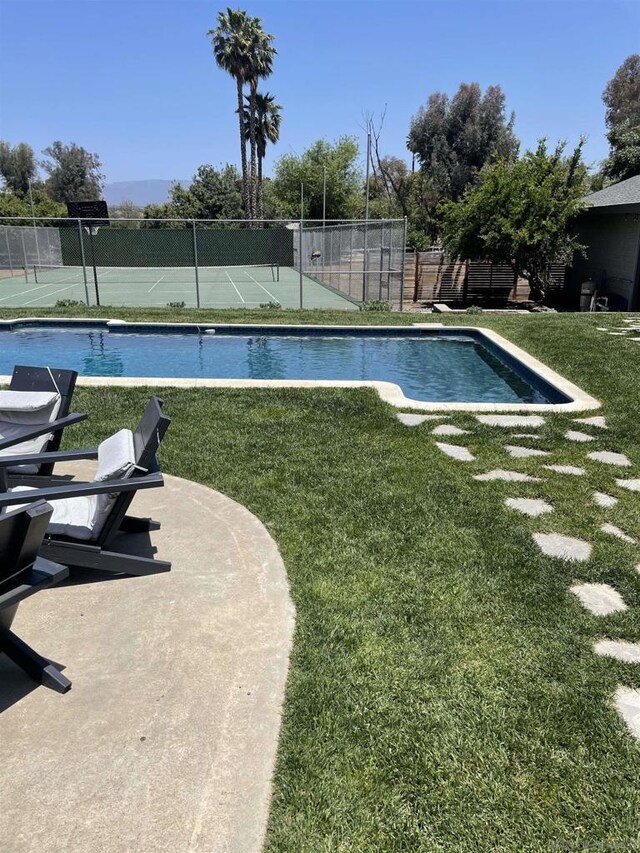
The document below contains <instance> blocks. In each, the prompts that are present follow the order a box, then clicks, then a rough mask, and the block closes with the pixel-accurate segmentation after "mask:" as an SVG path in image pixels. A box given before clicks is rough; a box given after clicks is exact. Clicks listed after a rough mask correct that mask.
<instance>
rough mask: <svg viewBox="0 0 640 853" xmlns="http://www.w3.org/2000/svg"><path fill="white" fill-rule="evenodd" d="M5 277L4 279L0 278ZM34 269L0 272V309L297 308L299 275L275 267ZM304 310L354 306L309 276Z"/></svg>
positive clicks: (304, 289) (304, 286) (305, 283)
mask: <svg viewBox="0 0 640 853" xmlns="http://www.w3.org/2000/svg"><path fill="white" fill-rule="evenodd" d="M3 274H4V275H3ZM95 278H97V284H98V297H97V296H96V282H95V279H94V269H93V267H91V266H87V267H86V286H85V275H84V270H83V268H82V266H65V265H62V266H60V265H57V266H47V265H41V266H39V265H33V266H31V267H29V268H28V269H27V270H26V271H22V272H19V271H18V270H14V271H13V272H12V274H8V271H7V270H3V271H1V272H0V307H28V306H30V305H33V306H41V307H45V306H55V304H56V302H57V301H58V300H61V299H74V300H77V301H79V302H84V303H87V302H88V303H89V304H90V305H96V304H97V303H98V301H99V303H100V304H101V305H114V306H116V305H118V306H131V307H145V306H148V307H151V306H160V307H164V306H166V305H168V304H169V303H170V302H172V303H181V302H184V303H185V305H186V306H188V307H195V306H196V305H197V304H198V293H199V303H200V307H202V308H257V307H259V306H260V305H265V304H268V303H269V302H277V303H279V304H280V305H282V307H283V308H299V307H300V274H299V272H298V271H297V270H295V269H293V267H286V266H280V265H276V264H260V265H244V266H221V267H207V266H199V267H198V274H197V280H196V271H195V268H194V267H186V266H181V267H120V266H110V267H107V266H100V267H96V275H95ZM302 305H303V307H305V308H337V309H344V310H355V309H356V308H357V306H356V305H355V303H354V302H352V301H350V300H349V299H347V298H345V297H344V296H342V295H340V294H339V293H337V292H336V291H334V290H332V289H331V288H330V287H327V286H325V285H323V284H320V283H319V282H318V281H315V280H314V279H312V278H309V277H308V276H305V275H303V277H302Z"/></svg>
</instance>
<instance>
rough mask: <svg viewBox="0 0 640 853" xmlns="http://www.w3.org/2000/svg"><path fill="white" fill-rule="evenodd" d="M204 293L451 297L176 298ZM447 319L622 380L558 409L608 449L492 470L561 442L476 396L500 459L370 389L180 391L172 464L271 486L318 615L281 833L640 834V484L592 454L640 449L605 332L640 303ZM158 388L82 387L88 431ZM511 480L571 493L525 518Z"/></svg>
mask: <svg viewBox="0 0 640 853" xmlns="http://www.w3.org/2000/svg"><path fill="white" fill-rule="evenodd" d="M18 313H19V312H17V311H16V310H11V311H4V312H2V316H4V317H8V316H17V314H18ZM20 313H22V314H23V316H27V315H28V314H29V313H32V312H27V311H24V312H20ZM38 313H39V314H40V315H41V316H46V315H47V314H48V315H49V316H52V315H53V316H55V315H58V316H59V315H60V313H61V312H60V310H57V311H56V310H54V309H52V310H51V311H39V312H38ZM66 313H71V312H66ZM80 313H81V314H82V315H85V314H86V313H87V312H86V309H83V310H82V311H81V312H80ZM92 313H94V316H109V317H111V316H113V317H116V316H117V317H123V318H125V319H134V318H144V319H152V318H156V319H163V318H166V317H167V314H168V312H166V311H140V310H135V311H134V310H122V309H102V310H101V311H95V312H92ZM203 315H204V319H205V320H217V321H242V320H245V321H251V320H253V321H258V322H265V321H266V320H267V318H268V320H270V321H273V322H338V323H344V322H347V321H348V322H375V323H380V322H392V323H404V322H411V321H412V320H416V319H420V320H425V319H428V318H426V317H419V318H417V317H416V316H415V315H414V316H407V315H399V314H394V315H385V314H374V313H358V314H356V313H354V314H351V315H349V316H348V317H346V316H345V315H344V314H343V313H339V312H335V313H333V314H321V313H320V312H308V313H306V312H305V313H304V314H302V313H300V312H284V311H273V312H265V311H260V312H254V313H252V314H250V313H249V312H246V313H242V312H212V311H208V312H202V314H196V312H195V311H187V310H184V311H179V312H173V314H172V315H171V316H172V319H175V318H176V317H177V318H179V319H183V320H185V321H187V320H194V319H196V318H197V319H199V320H200V321H201V322H202V320H203ZM432 319H434V320H435V319H437V320H438V321H442V322H446V323H473V324H475V325H483V326H489V327H491V328H493V329H496V330H497V331H498V332H500V333H501V334H503V335H505V336H506V337H508V338H510V339H511V340H513V341H514V342H515V343H517V344H518V345H520V346H522V347H524V348H525V349H526V350H528V351H529V352H530V353H532V354H533V355H535V356H537V357H539V358H541V359H542V360H543V361H545V362H546V363H547V364H549V365H550V366H551V367H553V368H554V369H556V370H557V371H559V372H560V373H562V374H564V375H566V376H567V377H568V378H570V379H571V380H572V381H574V382H576V383H577V384H578V385H580V386H581V387H583V388H584V389H585V390H586V391H588V392H589V393H591V394H593V395H594V396H596V397H597V398H599V399H601V400H602V401H603V409H602V413H603V414H605V415H606V417H607V420H608V422H609V425H610V430H609V431H607V432H603V433H602V434H600V433H597V431H596V430H595V429H593V430H592V432H593V433H594V434H596V433H597V434H598V441H597V442H594V443H593V446H592V447H587V446H585V445H574V444H571V443H570V442H567V441H566V440H564V439H563V438H562V435H563V433H564V431H565V430H566V429H567V427H568V425H569V424H570V423H571V419H570V417H569V416H567V415H553V416H550V417H547V423H546V425H545V427H544V428H543V430H542V439H540V440H539V441H538V442H537V444H536V446H539V447H541V448H542V449H546V450H551V451H555V454H556V456H557V459H554V460H553V461H562V462H573V463H575V464H583V465H585V467H587V469H588V475H587V476H585V477H582V478H577V477H576V478H574V477H563V476H561V475H550V476H548V477H547V478H546V479H545V481H544V482H543V483H540V484H518V483H516V484H508V483H477V482H475V481H474V480H473V479H472V477H471V475H472V474H473V473H478V472H481V471H485V470H487V469H488V468H489V467H508V468H512V469H516V470H522V471H531V472H539V470H540V463H539V462H538V461H536V460H511V459H509V458H508V457H507V456H506V454H505V453H504V451H503V450H502V444H503V443H504V442H505V438H506V436H507V435H508V434H509V431H506V430H505V431H504V433H503V432H499V431H498V430H496V429H491V428H488V427H482V428H481V427H480V426H479V425H478V424H476V423H475V422H474V421H473V419H472V418H470V417H469V416H468V415H464V414H462V415H456V416H455V417H453V418H451V419H450V421H449V422H450V423H456V424H458V425H460V426H463V427H466V428H469V429H473V433H472V435H470V436H464V438H465V439H468V441H465V442H464V443H465V444H467V446H469V447H470V449H471V450H472V451H473V452H474V453H475V454H476V456H477V462H474V463H469V464H461V463H457V462H455V461H453V460H451V459H449V458H447V457H445V456H443V455H442V454H441V453H440V452H439V451H438V450H437V448H436V447H435V445H434V442H433V438H432V437H431V435H430V429H431V428H432V425H429V424H428V423H427V424H424V425H422V426H420V427H418V428H411V429H409V428H406V427H403V426H402V425H400V424H399V423H398V421H397V420H396V418H395V412H394V410H392V409H391V408H390V407H388V406H386V405H385V404H383V403H382V402H381V401H380V400H379V398H378V397H377V395H376V394H375V393H373V392H369V391H364V390H361V391H338V390H335V391H334V390H322V391H303V390H278V391H271V390H224V391H217V390H207V389H200V390H178V389H175V390H174V389H169V388H163V389H162V391H161V392H160V393H161V396H162V397H163V398H164V400H165V404H166V407H167V409H168V411H169V412H170V414H171V415H172V418H173V422H172V426H171V429H170V431H169V433H168V435H167V439H166V443H165V445H164V446H163V448H162V454H161V461H162V465H163V468H164V470H165V471H167V472H168V473H172V474H176V475H179V476H182V477H187V478H191V479H194V480H197V481H199V482H201V483H205V484H206V485H209V486H211V487H212V488H215V489H218V490H220V491H222V492H224V493H225V494H228V495H230V496H231V497H233V498H235V499H236V500H238V501H240V502H242V503H243V504H245V505H246V506H247V507H249V509H250V510H252V511H253V512H254V513H255V514H256V515H258V516H259V517H260V518H261V519H262V521H263V522H264V523H265V524H266V525H267V527H268V529H269V530H270V531H271V533H272V535H273V536H274V538H275V539H276V541H277V542H278V544H279V546H280V549H281V551H282V554H283V557H284V560H285V563H286V565H287V570H288V573H289V579H290V583H291V593H292V596H293V599H294V601H295V604H296V608H297V627H296V636H295V647H294V651H293V656H292V660H291V669H290V676H289V684H288V691H287V701H286V706H285V712H284V722H283V729H282V733H281V743H280V750H279V758H278V764H277V769H276V774H275V782H274V787H275V791H274V799H273V805H272V811H271V820H270V827H269V835H268V843H267V849H268V851H270V853H273V852H274V851H290V853H301V851H313V852H314V853H315V852H316V851H332V852H333V851H341V853H342V851H349V853H374V851H376V853H377V851H394V853H395V851H398V853H399V851H403V853H404V851H425V853H427V851H428V853H433V851H452V853H467V851H468V853H476V852H477V851H513V853H516V851H518V852H519V851H549V850H583V851H603V850H625V851H626V850H634V849H638V845H640V817H639V815H640V743H639V742H637V741H635V740H634V739H633V738H632V737H631V736H630V734H629V733H628V730H627V729H626V727H625V726H624V724H623V723H622V722H621V721H620V719H619V718H618V716H617V714H616V712H615V711H614V710H613V709H612V708H611V705H610V697H611V695H612V693H613V691H614V690H615V687H616V685H617V684H619V683H623V684H626V685H629V686H634V687H640V671H639V670H640V667H638V666H637V665H636V666H635V667H634V666H633V665H629V664H622V663H617V662H615V661H612V660H609V659H605V658H598V657H596V656H595V655H594V654H593V652H592V650H591V643H592V642H593V640H594V639H595V638H597V637H601V636H610V637H615V638H626V639H632V640H640V576H639V575H638V574H636V573H635V572H634V571H633V566H634V565H635V564H636V563H639V562H640V548H639V547H635V546H631V545H627V544H624V543H621V542H618V541H617V540H614V539H612V538H611V537H607V536H605V534H602V533H599V532H598V527H599V525H600V524H601V523H602V522H603V521H605V520H607V521H612V522H613V523H615V524H618V525H619V526H620V527H622V528H624V529H625V530H627V531H628V532H630V533H631V534H632V535H637V536H640V496H639V495H633V494H631V493H628V492H626V493H625V492H624V491H622V490H620V489H617V488H616V487H615V485H614V479H613V478H614V473H613V472H612V471H611V470H609V469H608V468H607V466H603V465H598V464H597V463H594V462H589V461H587V462H585V461H584V457H585V455H586V453H587V451H588V450H590V449H610V450H617V451H622V452H624V453H627V454H628V455H629V456H630V457H631V459H633V460H634V461H637V462H638V463H640V448H639V440H640V382H639V377H640V344H634V343H632V342H629V341H625V340H624V339H623V338H620V337H609V336H607V335H604V334H602V333H599V332H597V331H595V326H597V325H610V326H618V325H621V323H620V316H619V315H618V316H617V317H616V316H614V315H609V316H603V315H599V316H598V317H593V316H591V317H590V316H575V315H564V316H561V315H540V316H526V317H520V316H508V317H505V316H491V315H479V316H462V317H454V318H448V317H447V318H444V319H443V318H442V317H438V318H436V317H433V318H432ZM148 393H149V392H148V390H147V389H142V388H141V389H124V388H109V389H107V388H105V389H79V390H78V391H77V406H78V407H80V408H83V407H86V409H87V410H88V411H89V412H90V413H91V418H90V420H89V421H88V422H87V423H86V424H83V425H81V426H80V427H75V428H74V430H73V432H72V431H71V430H69V431H68V434H67V439H68V441H70V440H71V438H73V441H74V443H76V444H79V443H85V442H94V441H97V440H99V439H101V438H102V437H104V436H105V435H106V434H107V433H108V432H109V431H111V430H114V429H116V428H119V427H120V426H122V425H123V424H125V423H127V424H131V425H133V423H134V422H135V420H136V417H137V414H138V412H139V411H140V410H141V409H142V407H143V405H144V402H145V397H146V396H147V395H148ZM588 414H592V413H588ZM598 414H600V412H598ZM460 443H462V442H460ZM523 443H526V442H523ZM531 443H533V442H531ZM629 472H630V473H633V475H635V476H638V467H634V468H633V469H629ZM596 488H599V489H600V490H602V491H607V492H609V493H611V494H616V495H618V496H619V497H621V500H620V503H619V504H618V506H617V507H615V508H614V509H612V510H602V509H599V508H597V507H595V506H594V505H593V504H592V503H591V502H590V495H591V493H592V491H593V490H594V489H596ZM506 496H532V497H533V496H535V497H543V498H545V499H547V500H549V501H550V502H551V503H553V504H554V505H555V506H556V512H555V513H553V514H551V515H549V516H545V517H542V518H540V519H537V520H529V519H525V518H524V517H521V516H520V515H518V514H516V513H513V512H510V511H507V510H506V509H505V508H504V506H503V500H504V498H505V497H506ZM534 530H537V531H547V530H549V531H551V530H556V531H558V532H563V533H569V534H573V535H578V536H582V537H584V538H587V539H589V540H590V541H592V542H593V543H594V551H593V556H592V558H591V560H590V561H589V563H586V564H569V563H564V562H559V561H557V560H553V559H551V558H547V557H544V556H543V555H541V554H540V553H539V552H538V551H537V549H536V547H535V545H534V544H533V541H532V539H531V536H530V532H531V531H534ZM574 579H585V580H594V581H604V582H608V583H611V584H613V585H614V586H616V588H617V589H618V590H619V591H620V592H621V594H622V595H623V597H624V599H625V600H626V602H627V603H628V605H629V609H628V611H626V612H625V613H622V614H618V615H615V616H610V617H605V618H597V617H595V616H592V615H590V614H589V613H588V612H587V611H585V610H583V609H582V607H581V606H580V605H579V603H578V602H577V600H576V599H574V597H573V596H572V595H571V594H570V593H568V592H567V589H568V587H569V585H570V584H571V582H572V581H573V580H574Z"/></svg>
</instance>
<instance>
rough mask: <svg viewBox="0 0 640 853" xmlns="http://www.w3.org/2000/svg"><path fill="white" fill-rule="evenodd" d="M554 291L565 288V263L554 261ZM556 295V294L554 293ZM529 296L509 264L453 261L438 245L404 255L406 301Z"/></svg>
mask: <svg viewBox="0 0 640 853" xmlns="http://www.w3.org/2000/svg"><path fill="white" fill-rule="evenodd" d="M551 275H552V277H553V279H554V287H553V291H554V293H555V295H556V296H560V295H561V293H562V291H564V286H565V279H566V267H565V265H564V264H553V265H552V267H551ZM556 292H557V293H556ZM551 296H552V298H553V294H551ZM528 298H529V283H528V281H527V280H526V279H522V278H521V279H518V278H517V277H516V275H515V274H514V272H513V270H512V268H511V267H510V266H508V265H501V264H491V263H487V262H485V261H450V260H448V259H447V258H446V257H445V255H444V253H443V252H442V251H440V250H438V249H432V250H429V251H426V252H407V255H406V259H405V299H406V300H407V302H413V303H425V304H433V303H434V302H444V303H445V304H448V305H454V306H460V307H465V306H468V305H482V306H487V307H490V306H493V307H502V306H506V305H507V303H508V302H524V301H526V300H528Z"/></svg>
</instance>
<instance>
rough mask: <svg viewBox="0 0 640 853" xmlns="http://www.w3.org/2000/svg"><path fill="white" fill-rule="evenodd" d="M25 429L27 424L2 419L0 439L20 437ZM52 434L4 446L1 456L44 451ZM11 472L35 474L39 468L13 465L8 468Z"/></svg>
mask: <svg viewBox="0 0 640 853" xmlns="http://www.w3.org/2000/svg"><path fill="white" fill-rule="evenodd" d="M24 431H25V424H12V423H6V422H2V421H0V440H4V439H7V438H11V439H16V438H20V436H21V435H22V433H24ZM51 437H52V434H51V433H50V432H48V433H46V434H45V435H39V436H38V437H37V438H29V439H28V440H27V441H21V442H19V443H18V444H12V445H11V447H4V448H3V449H2V450H0V456H20V455H23V454H25V453H42V451H43V450H45V449H46V446H47V443H48V442H49V441H50V439H51ZM7 470H8V471H9V473H17V472H19V473H20V474H35V473H36V472H37V470H38V466H37V465H12V466H11V467H10V468H8V469H7Z"/></svg>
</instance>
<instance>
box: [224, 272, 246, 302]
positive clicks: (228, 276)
mask: <svg viewBox="0 0 640 853" xmlns="http://www.w3.org/2000/svg"><path fill="white" fill-rule="evenodd" d="M224 274H225V275H226V277H227V278H228V279H229V281H230V282H231V284H232V285H233V287H234V289H235V291H236V293H237V294H238V296H239V297H240V299H241V300H242V301H243V302H244V303H246V301H247V300H246V299H245V298H244V296H243V295H242V294H241V293H240V291H239V290H238V288H237V287H236V286H235V284H234V282H233V279H232V278H231V276H230V275H229V273H228V272H227V271H226V270H225V271H224Z"/></svg>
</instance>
